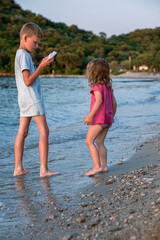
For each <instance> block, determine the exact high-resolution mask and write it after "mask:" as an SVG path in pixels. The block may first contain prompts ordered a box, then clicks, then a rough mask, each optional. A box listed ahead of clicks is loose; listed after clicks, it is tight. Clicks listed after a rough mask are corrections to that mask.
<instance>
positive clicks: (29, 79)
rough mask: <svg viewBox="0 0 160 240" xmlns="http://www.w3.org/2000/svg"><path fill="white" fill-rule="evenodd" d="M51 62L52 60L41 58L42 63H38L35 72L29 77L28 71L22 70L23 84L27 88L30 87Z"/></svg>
mask: <svg viewBox="0 0 160 240" xmlns="http://www.w3.org/2000/svg"><path fill="white" fill-rule="evenodd" d="M51 62H53V58H48V57H46V58H43V60H42V62H41V63H40V65H39V66H38V68H37V69H36V71H35V72H34V73H33V74H31V75H30V71H29V70H27V69H26V70H24V71H23V72H22V74H23V79H24V82H25V84H26V86H27V87H30V86H31V85H32V84H33V83H34V81H35V80H36V79H37V78H38V77H39V75H40V73H41V72H42V70H43V69H44V68H45V67H47V66H49V65H50V63H51Z"/></svg>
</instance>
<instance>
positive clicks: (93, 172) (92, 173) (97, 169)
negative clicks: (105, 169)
mask: <svg viewBox="0 0 160 240" xmlns="http://www.w3.org/2000/svg"><path fill="white" fill-rule="evenodd" d="M100 172H102V168H101V167H100V168H92V169H91V170H90V171H89V172H87V173H86V176H88V177H90V176H93V175H94V174H96V173H100Z"/></svg>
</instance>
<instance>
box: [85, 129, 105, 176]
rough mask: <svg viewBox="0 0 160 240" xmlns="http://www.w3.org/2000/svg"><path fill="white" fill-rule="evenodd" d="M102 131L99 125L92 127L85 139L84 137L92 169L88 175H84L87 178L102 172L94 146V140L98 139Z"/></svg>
mask: <svg viewBox="0 0 160 240" xmlns="http://www.w3.org/2000/svg"><path fill="white" fill-rule="evenodd" d="M101 131H102V127H101V126H100V125H92V126H90V127H89V130H88V133H87V137H86V145H87V147H88V148H89V151H90V154H91V157H92V160H93V163H94V167H93V169H91V170H90V171H89V172H88V173H86V175H87V176H92V175H94V174H96V173H98V172H101V171H102V168H101V165H100V160H99V153H98V150H97V148H96V146H95V145H94V141H95V139H96V138H97V137H98V135H99V134H100V132H101Z"/></svg>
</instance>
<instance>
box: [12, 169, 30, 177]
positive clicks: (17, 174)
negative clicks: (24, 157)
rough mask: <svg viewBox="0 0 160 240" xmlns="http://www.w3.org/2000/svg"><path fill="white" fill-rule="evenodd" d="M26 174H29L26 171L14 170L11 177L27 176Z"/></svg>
mask: <svg viewBox="0 0 160 240" xmlns="http://www.w3.org/2000/svg"><path fill="white" fill-rule="evenodd" d="M27 173H29V171H27V170H23V169H22V170H14V174H13V176H20V175H25V174H27Z"/></svg>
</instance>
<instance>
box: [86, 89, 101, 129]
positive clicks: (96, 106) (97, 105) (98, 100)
mask: <svg viewBox="0 0 160 240" xmlns="http://www.w3.org/2000/svg"><path fill="white" fill-rule="evenodd" d="M94 96H95V98H96V102H95V104H94V106H93V108H92V110H91V112H90V113H89V114H88V115H87V116H85V117H83V118H85V119H86V120H85V122H84V124H86V123H87V125H90V124H92V119H93V117H94V115H95V114H96V113H97V111H98V110H99V108H100V106H101V104H102V93H101V92H99V91H94Z"/></svg>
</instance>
